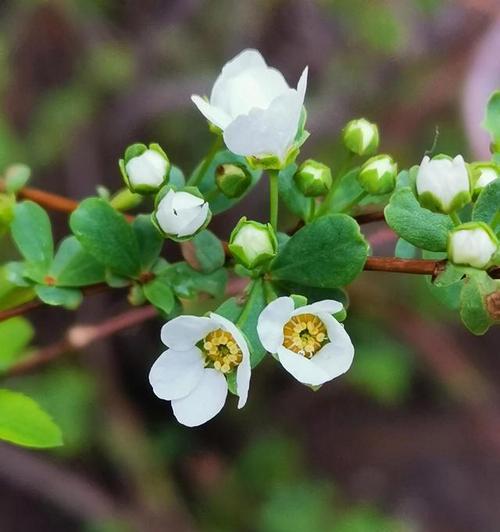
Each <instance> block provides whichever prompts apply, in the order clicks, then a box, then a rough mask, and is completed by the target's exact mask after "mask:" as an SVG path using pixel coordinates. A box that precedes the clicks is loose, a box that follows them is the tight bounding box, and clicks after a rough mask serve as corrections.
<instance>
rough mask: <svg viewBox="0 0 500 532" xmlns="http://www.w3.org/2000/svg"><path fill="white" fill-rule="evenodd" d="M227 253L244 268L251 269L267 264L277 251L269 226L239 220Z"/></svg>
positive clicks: (274, 238) (273, 233) (274, 237)
mask: <svg viewBox="0 0 500 532" xmlns="http://www.w3.org/2000/svg"><path fill="white" fill-rule="evenodd" d="M228 247H229V251H230V252H231V254H232V255H233V257H234V258H235V259H236V260H237V261H238V262H239V263H241V264H242V265H243V266H245V268H248V269H252V268H255V267H257V266H262V265H263V264H265V263H266V262H269V261H270V260H271V259H272V258H273V257H274V256H275V255H276V252H277V250H278V241H277V239H276V234H275V232H274V229H273V228H272V226H271V224H262V223H259V222H254V221H252V220H247V219H246V217H243V218H241V220H240V221H239V222H238V224H237V225H236V227H235V228H234V229H233V232H232V233H231V237H230V239H229V246H228Z"/></svg>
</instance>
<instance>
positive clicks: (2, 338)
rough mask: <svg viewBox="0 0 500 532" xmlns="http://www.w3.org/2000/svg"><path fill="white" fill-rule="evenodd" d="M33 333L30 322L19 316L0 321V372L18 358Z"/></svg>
mask: <svg viewBox="0 0 500 532" xmlns="http://www.w3.org/2000/svg"><path fill="white" fill-rule="evenodd" d="M33 335H34V330H33V327H32V326H31V323H30V322H29V321H28V320H26V319H25V318H22V317H20V316H19V317H16V318H11V319H10V320H5V321H2V322H0V372H2V371H5V370H6V369H8V368H9V367H10V366H12V364H13V363H14V362H16V361H17V360H19V358H20V357H21V356H22V355H23V350H24V348H25V347H27V346H28V344H29V343H30V342H31V340H32V338H33Z"/></svg>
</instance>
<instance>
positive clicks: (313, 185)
mask: <svg viewBox="0 0 500 532" xmlns="http://www.w3.org/2000/svg"><path fill="white" fill-rule="evenodd" d="M293 179H294V181H295V184H296V185H297V187H298V189H299V190H300V191H301V192H302V194H304V196H306V197H308V198H315V197H317V196H324V195H325V194H326V193H327V192H328V191H329V190H330V188H331V186H332V173H331V171H330V168H328V166H326V165H325V164H322V163H319V162H318V161H314V160H312V159H308V160H307V161H304V162H303V163H302V164H301V165H300V166H299V168H298V170H297V172H295V175H294V176H293Z"/></svg>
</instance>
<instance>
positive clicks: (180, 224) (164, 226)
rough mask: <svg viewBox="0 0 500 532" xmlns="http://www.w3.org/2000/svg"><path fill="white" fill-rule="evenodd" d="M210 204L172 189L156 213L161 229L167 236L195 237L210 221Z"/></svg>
mask: <svg viewBox="0 0 500 532" xmlns="http://www.w3.org/2000/svg"><path fill="white" fill-rule="evenodd" d="M210 216H211V214H210V209H209V206H208V203H207V202H206V201H205V200H204V199H203V198H200V197H199V196H196V195H195V194H191V193H190V192H185V191H179V192H175V191H174V190H172V189H170V190H169V191H168V192H167V194H166V195H165V196H164V197H163V198H161V199H160V201H159V202H158V205H157V206H156V209H155V212H154V218H155V221H156V223H157V224H158V226H159V228H160V229H161V230H162V231H163V233H165V234H166V235H167V236H170V237H174V238H179V239H182V238H186V237H190V236H192V235H194V234H195V233H196V232H197V231H198V230H199V229H201V228H202V227H204V226H205V225H206V224H207V223H208V221H209V220H210Z"/></svg>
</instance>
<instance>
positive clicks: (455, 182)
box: [416, 155, 471, 214]
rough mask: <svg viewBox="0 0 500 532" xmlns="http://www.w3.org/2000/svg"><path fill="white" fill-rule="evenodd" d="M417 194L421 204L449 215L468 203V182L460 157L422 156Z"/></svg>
mask: <svg viewBox="0 0 500 532" xmlns="http://www.w3.org/2000/svg"><path fill="white" fill-rule="evenodd" d="M416 185H417V194H418V199H419V201H420V203H421V204H422V205H423V206H424V207H426V208H427V209H430V210H432V211H437V212H443V213H446V214H449V213H450V212H453V211H455V210H457V209H460V208H461V207H463V206H464V205H466V204H467V203H469V202H470V199H471V196H470V182H469V174H468V172H467V167H466V165H465V162H464V159H463V157H462V156H461V155H457V156H456V157H455V158H454V159H450V158H448V157H442V156H438V157H435V158H434V159H432V160H431V159H430V158H429V157H428V156H425V157H424V158H423V159H422V163H421V164H420V168H419V169H418V173H417V178H416Z"/></svg>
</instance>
